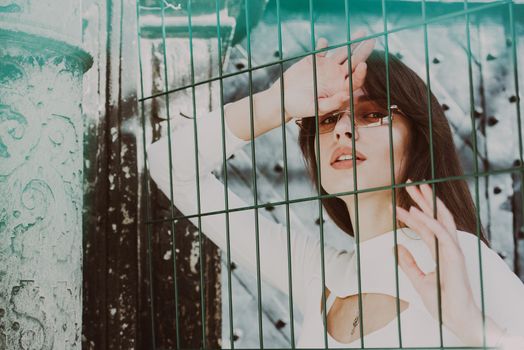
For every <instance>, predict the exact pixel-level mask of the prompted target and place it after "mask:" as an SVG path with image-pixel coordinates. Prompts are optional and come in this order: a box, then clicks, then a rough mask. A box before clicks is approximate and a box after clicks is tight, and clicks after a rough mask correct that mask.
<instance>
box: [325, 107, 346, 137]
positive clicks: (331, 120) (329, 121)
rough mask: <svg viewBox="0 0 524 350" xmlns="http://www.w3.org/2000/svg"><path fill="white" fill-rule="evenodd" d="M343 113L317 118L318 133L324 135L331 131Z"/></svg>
mask: <svg viewBox="0 0 524 350" xmlns="http://www.w3.org/2000/svg"><path fill="white" fill-rule="evenodd" d="M344 113H345V112H344V111H336V112H333V113H328V114H326V115H323V116H319V117H318V123H319V128H318V132H319V133H320V134H324V133H326V132H330V131H333V129H335V125H337V122H338V120H339V119H340V118H341V117H342V116H343V115H344Z"/></svg>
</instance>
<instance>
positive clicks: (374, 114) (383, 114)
mask: <svg viewBox="0 0 524 350" xmlns="http://www.w3.org/2000/svg"><path fill="white" fill-rule="evenodd" d="M387 116H388V113H387V112H369V113H366V114H364V115H363V116H362V118H365V119H382V118H384V117H387Z"/></svg>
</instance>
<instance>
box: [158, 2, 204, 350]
mask: <svg viewBox="0 0 524 350" xmlns="http://www.w3.org/2000/svg"><path fill="white" fill-rule="evenodd" d="M191 4H192V0H188V3H187V13H188V25H189V56H190V59H189V61H190V66H191V95H192V103H193V132H194V138H195V169H196V175H195V176H196V185H197V186H196V190H197V215H198V249H199V252H200V254H199V255H200V256H199V260H200V304H201V305H202V313H201V322H202V346H203V348H204V349H205V348H206V301H205V299H204V288H205V283H204V257H203V254H202V217H201V214H202V207H201V203H200V168H199V164H198V132H197V131H198V129H197V117H196V97H195V94H196V92H195V62H194V58H193V25H192V21H191V20H192V18H191ZM166 81H167V80H166Z"/></svg>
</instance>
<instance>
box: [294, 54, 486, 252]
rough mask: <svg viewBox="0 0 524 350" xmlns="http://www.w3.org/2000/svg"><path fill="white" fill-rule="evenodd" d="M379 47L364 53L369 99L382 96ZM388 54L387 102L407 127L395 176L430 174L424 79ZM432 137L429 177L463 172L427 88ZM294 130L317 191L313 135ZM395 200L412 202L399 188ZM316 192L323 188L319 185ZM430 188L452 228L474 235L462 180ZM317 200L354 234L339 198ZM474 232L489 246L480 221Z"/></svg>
mask: <svg viewBox="0 0 524 350" xmlns="http://www.w3.org/2000/svg"><path fill="white" fill-rule="evenodd" d="M385 57H386V55H385V52H384V51H381V50H374V51H373V52H372V54H371V55H370V57H369V58H368V59H367V61H366V63H367V66H368V68H367V75H366V80H365V83H364V86H363V90H364V93H365V94H366V95H367V96H369V98H370V99H371V100H378V101H383V100H386V99H387V88H386V81H387V80H386V79H387V75H386V61H385ZM388 60H389V87H390V88H389V95H390V101H391V104H396V105H397V106H398V107H399V109H400V110H401V111H402V112H403V113H404V114H405V116H406V119H407V120H408V124H409V127H410V131H409V140H408V144H407V147H406V150H407V152H408V154H407V157H406V158H405V159H406V162H405V164H403V169H404V172H403V174H402V176H401V177H400V179H399V181H400V182H405V181H406V180H407V174H409V178H411V179H412V180H413V181H422V180H424V179H431V178H432V177H431V158H430V130H429V122H430V120H429V116H428V98H427V87H426V84H425V83H424V81H422V79H421V78H420V77H419V76H418V75H417V74H416V73H415V72H414V71H412V70H411V69H410V68H409V67H407V66H406V65H405V64H404V63H402V62H401V61H400V60H399V59H398V58H397V57H395V56H393V55H388ZM430 100H431V102H430V103H431V117H432V123H431V125H432V131H433V132H432V139H433V154H434V170H435V179H442V178H446V177H452V176H461V175H463V170H462V166H461V164H460V161H459V157H458V154H457V151H456V149H455V146H454V143H453V137H452V134H451V129H450V127H449V124H448V121H447V119H446V117H445V115H444V110H443V109H442V106H441V105H440V103H439V102H438V100H437V99H436V97H435V96H434V95H433V93H431V96H430ZM303 127H304V129H306V130H308V129H309V130H311V128H313V127H314V118H306V119H304V124H303ZM304 129H301V130H300V133H299V137H298V142H299V145H300V149H301V150H302V153H303V155H304V158H305V161H306V167H307V169H308V172H309V175H310V177H311V180H312V182H313V183H314V185H315V187H316V188H317V191H318V177H317V163H316V157H315V137H314V136H308V133H306V132H304ZM395 191H396V199H397V205H398V206H400V207H402V208H405V209H408V208H409V207H410V206H412V205H413V206H417V205H416V203H414V202H413V200H412V199H411V197H410V196H409V194H408V193H407V192H406V190H405V189H403V188H397V189H396V190H395ZM320 193H321V194H323V195H326V194H327V192H326V191H325V190H324V188H322V187H321V189H320ZM435 194H436V195H437V196H438V197H439V198H440V199H441V200H442V201H443V202H444V204H445V205H446V207H447V208H448V209H449V210H450V211H451V213H452V214H453V217H454V219H455V223H456V225H457V229H459V230H462V231H466V232H469V233H472V234H475V235H476V232H477V229H476V228H477V223H476V211H475V205H474V204H473V200H472V197H471V193H470V192H469V188H468V185H467V183H466V181H465V180H446V181H440V182H437V183H436V184H435ZM322 205H323V206H324V208H325V209H326V212H327V213H328V215H329V216H330V217H331V219H333V221H334V222H335V224H336V225H337V226H338V227H340V228H341V229H342V230H343V231H345V232H346V233H347V234H349V235H351V236H354V232H353V227H352V224H351V219H350V216H349V212H348V209H347V207H346V204H345V203H344V201H343V200H342V199H340V198H337V197H329V198H324V199H322ZM480 238H481V239H482V241H483V242H484V243H486V244H487V245H488V246H489V242H488V240H487V239H486V237H485V235H484V229H483V228H482V227H480Z"/></svg>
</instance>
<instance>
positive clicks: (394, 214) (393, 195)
mask: <svg viewBox="0 0 524 350" xmlns="http://www.w3.org/2000/svg"><path fill="white" fill-rule="evenodd" d="M381 3H382V19H383V23H384V44H385V52H384V54H385V56H386V57H385V61H386V100H387V105H388V121H389V122H388V129H389V161H390V163H391V169H390V170H391V186H392V187H391V210H392V220H393V231H394V232H393V236H394V243H395V254H394V255H395V285H396V293H397V298H396V306H397V327H398V341H399V347H401V348H402V324H401V320H400V291H399V285H398V241H397V220H396V218H397V211H396V203H397V196H396V190H395V188H394V186H396V180H395V158H394V154H393V123H392V120H391V96H390V87H389V40H388V36H389V32H388V21H387V11H386V2H385V0H382V2H381Z"/></svg>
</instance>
